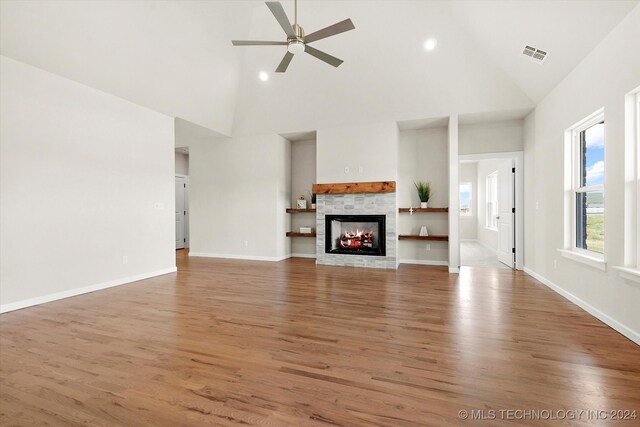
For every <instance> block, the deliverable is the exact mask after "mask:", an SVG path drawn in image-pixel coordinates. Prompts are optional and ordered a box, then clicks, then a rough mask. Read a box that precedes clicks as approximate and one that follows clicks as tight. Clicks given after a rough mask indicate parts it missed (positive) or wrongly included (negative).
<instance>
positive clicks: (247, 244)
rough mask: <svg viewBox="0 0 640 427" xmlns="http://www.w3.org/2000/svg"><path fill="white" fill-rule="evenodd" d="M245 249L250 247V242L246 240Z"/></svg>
mask: <svg viewBox="0 0 640 427" xmlns="http://www.w3.org/2000/svg"><path fill="white" fill-rule="evenodd" d="M244 247H245V248H246V247H249V241H248V240H245V241H244Z"/></svg>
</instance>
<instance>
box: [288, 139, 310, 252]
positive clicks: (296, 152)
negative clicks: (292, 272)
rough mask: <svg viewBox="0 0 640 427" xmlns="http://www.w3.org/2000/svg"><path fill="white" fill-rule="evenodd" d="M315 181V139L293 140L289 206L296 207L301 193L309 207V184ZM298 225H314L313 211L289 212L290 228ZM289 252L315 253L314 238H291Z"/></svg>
mask: <svg viewBox="0 0 640 427" xmlns="http://www.w3.org/2000/svg"><path fill="white" fill-rule="evenodd" d="M315 182H316V140H315V139H312V140H307V141H295V142H292V143H291V201H290V203H291V207H296V204H295V203H296V202H295V199H297V198H298V196H300V195H303V196H304V197H305V198H306V199H307V207H309V208H310V207H311V196H310V195H309V193H310V192H311V186H312V185H313V184H314V183H315ZM300 227H313V228H315V227H316V215H315V214H314V213H299V214H291V230H292V231H299V230H300ZM291 253H292V254H294V255H298V256H300V255H302V256H313V257H315V255H316V240H315V239H312V238H307V237H292V238H291Z"/></svg>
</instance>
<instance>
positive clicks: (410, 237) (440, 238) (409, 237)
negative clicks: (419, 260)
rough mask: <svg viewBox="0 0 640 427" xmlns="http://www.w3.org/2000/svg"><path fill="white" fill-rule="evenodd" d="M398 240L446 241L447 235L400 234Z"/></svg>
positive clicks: (447, 239)
mask: <svg viewBox="0 0 640 427" xmlns="http://www.w3.org/2000/svg"><path fill="white" fill-rule="evenodd" d="M398 239H399V240H437V241H440V242H448V241H449V236H418V235H413V234H401V235H399V236H398Z"/></svg>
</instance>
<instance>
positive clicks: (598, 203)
mask: <svg viewBox="0 0 640 427" xmlns="http://www.w3.org/2000/svg"><path fill="white" fill-rule="evenodd" d="M569 132H570V135H569V136H570V150H571V153H570V156H569V159H570V162H568V163H567V165H566V166H567V168H568V169H569V170H568V172H569V175H568V177H569V182H570V185H569V189H568V190H569V194H568V196H569V201H568V203H569V206H568V208H569V209H568V212H569V214H570V218H568V221H566V223H565V224H566V225H567V226H569V227H570V228H571V240H570V244H569V245H566V246H567V249H570V250H572V251H575V252H577V253H582V254H584V255H587V256H591V257H595V258H597V259H601V260H604V215H605V209H604V206H605V192H604V165H605V164H604V113H603V112H602V110H600V111H598V112H596V113H594V114H593V115H591V116H590V117H588V118H587V119H585V120H583V121H582V122H581V123H579V124H577V125H576V126H574V127H573V128H572V129H570V131H569ZM567 154H569V153H567Z"/></svg>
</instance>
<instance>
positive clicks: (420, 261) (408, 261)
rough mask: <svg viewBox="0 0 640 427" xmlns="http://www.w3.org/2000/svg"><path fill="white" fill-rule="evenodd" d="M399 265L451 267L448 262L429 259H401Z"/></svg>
mask: <svg viewBox="0 0 640 427" xmlns="http://www.w3.org/2000/svg"><path fill="white" fill-rule="evenodd" d="M398 264H416V265H449V263H448V262H447V261H432V260H428V259H401V260H400V262H399V263H398Z"/></svg>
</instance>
